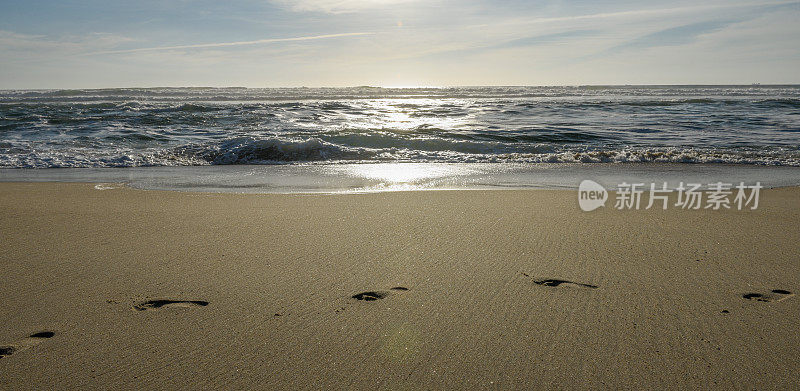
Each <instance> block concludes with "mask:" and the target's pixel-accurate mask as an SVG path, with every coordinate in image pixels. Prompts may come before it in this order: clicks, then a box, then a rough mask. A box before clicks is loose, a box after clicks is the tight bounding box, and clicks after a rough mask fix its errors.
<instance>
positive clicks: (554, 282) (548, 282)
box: [522, 273, 597, 289]
mask: <svg viewBox="0 0 800 391" xmlns="http://www.w3.org/2000/svg"><path fill="white" fill-rule="evenodd" d="M522 275H523V276H525V277H530V276H529V275H528V274H527V273H522ZM533 283H534V284H536V285H541V286H549V287H568V288H589V289H597V285H591V284H583V283H580V282H574V281H568V280H559V279H555V278H547V279H541V280H533Z"/></svg>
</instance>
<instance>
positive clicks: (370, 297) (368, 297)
mask: <svg viewBox="0 0 800 391" xmlns="http://www.w3.org/2000/svg"><path fill="white" fill-rule="evenodd" d="M407 290H408V288H406V287H402V286H396V287H394V288H392V289H389V290H388V291H366V292H361V293H356V294H355V295H353V296H351V297H352V298H354V299H356V300H362V301H375V300H380V299H385V298H387V297H389V295H391V294H392V292H405V291H407Z"/></svg>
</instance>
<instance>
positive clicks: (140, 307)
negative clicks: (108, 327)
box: [133, 300, 208, 311]
mask: <svg viewBox="0 0 800 391" xmlns="http://www.w3.org/2000/svg"><path fill="white" fill-rule="evenodd" d="M207 305H208V302H207V301H202V300H148V301H143V302H141V303H138V304H136V305H134V306H133V309H135V310H136V311H147V310H157V309H159V308H165V307H183V308H190V307H205V306H207Z"/></svg>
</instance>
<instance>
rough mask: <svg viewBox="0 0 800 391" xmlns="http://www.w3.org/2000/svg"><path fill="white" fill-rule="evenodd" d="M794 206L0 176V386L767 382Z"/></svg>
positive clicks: (799, 273)
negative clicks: (190, 187) (666, 204)
mask: <svg viewBox="0 0 800 391" xmlns="http://www.w3.org/2000/svg"><path fill="white" fill-rule="evenodd" d="M798 205H800V189H798V188H780V189H769V190H764V191H762V194H761V205H760V207H759V209H757V210H754V211H750V210H747V211H737V210H724V211H712V210H699V211H697V210H680V209H676V208H671V209H669V210H667V211H662V210H648V211H643V210H639V211H620V210H614V209H609V208H601V209H599V210H597V211H594V212H590V213H587V212H582V211H581V210H580V209H579V208H578V205H577V201H576V192H575V191H567V190H508V191H427V192H424V191H423V192H395V193H376V194H349V195H263V194H262V195H258V194H250V195H245V194H212V193H188V192H185V193H184V192H169V191H144V190H134V189H128V188H113V189H108V190H97V189H95V184H88V183H0V238H1V239H2V240H1V241H0V265H2V273H0V297H2V302H1V303H0V320H1V323H2V327H0V347H3V348H2V349H4V350H0V355H3V357H2V358H0V388H2V389H9V390H13V389H170V388H182V389H220V388H237V389H320V388H328V389H541V388H548V389H564V388H628V389H645V388H668V389H696V388H726V389H729V388H735V389H753V388H759V389H761V388H767V389H789V388H793V387H796V386H797V384H799V383H800V362H798V360H797V357H796V356H797V350H798V348H800V334H798V332H797V330H798V326H800V317H798V314H799V313H800V298H797V297H795V296H794V293H796V291H797V290H798V289H800V286H798V281H799V279H798V277H800V259H798V254H800V240H799V239H800V234H799V233H798V232H799V231H798V228H797V222H798V221H800V208H798ZM773 290H777V292H773ZM751 293H759V294H762V295H763V296H762V297H761V298H762V299H763V300H753V299H755V298H758V297H753V296H748V297H750V299H747V298H745V297H744V296H745V295H748V294H751ZM359 294H362V295H359ZM353 296H357V298H354V297H353ZM358 298H360V299H362V300H359V299H358Z"/></svg>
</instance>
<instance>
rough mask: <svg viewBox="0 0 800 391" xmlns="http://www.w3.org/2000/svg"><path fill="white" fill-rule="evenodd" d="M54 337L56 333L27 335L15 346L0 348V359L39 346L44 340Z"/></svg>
mask: <svg viewBox="0 0 800 391" xmlns="http://www.w3.org/2000/svg"><path fill="white" fill-rule="evenodd" d="M54 335H56V333H54V332H52V331H40V332H38V333H34V334H31V335H29V336H28V337H27V338H25V339H23V340H21V341H19V342H17V343H15V344H12V345H6V346H0V358H3V357H8V356H10V355H12V354H14V353H18V352H21V351H23V350H27V349H30V348H32V347H34V346H36V345H38V344H40V343H41V342H42V341H44V340H45V339H48V338H52V337H53V336H54Z"/></svg>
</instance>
